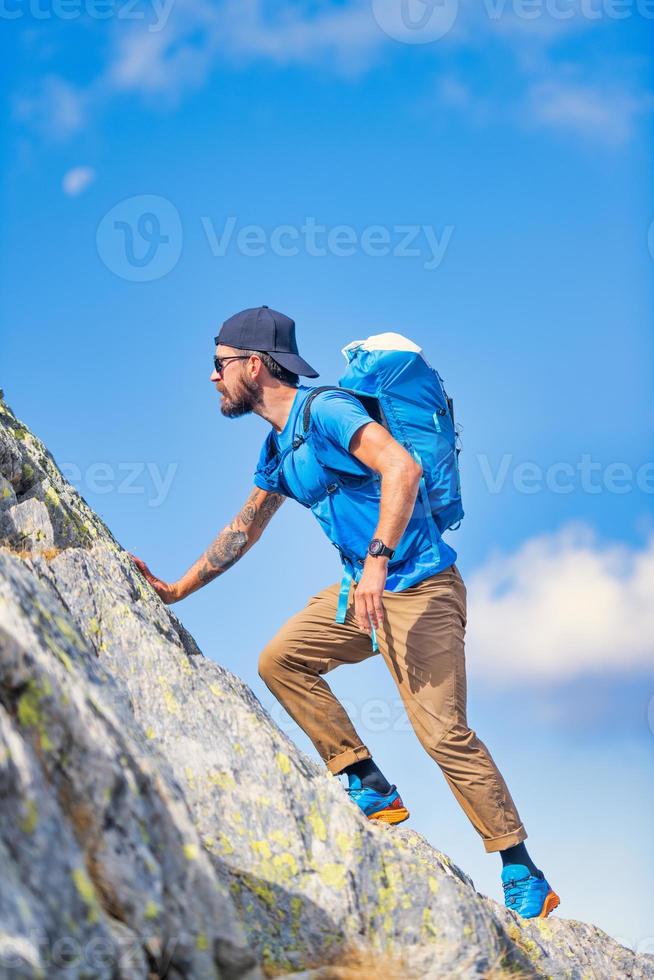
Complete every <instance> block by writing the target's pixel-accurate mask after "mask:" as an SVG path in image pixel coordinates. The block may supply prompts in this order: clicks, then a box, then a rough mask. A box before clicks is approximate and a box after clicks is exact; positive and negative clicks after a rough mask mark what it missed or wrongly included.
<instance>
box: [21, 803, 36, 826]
mask: <svg viewBox="0 0 654 980" xmlns="http://www.w3.org/2000/svg"><path fill="white" fill-rule="evenodd" d="M38 821H39V811H38V810H37V808H36V803H35V802H34V800H25V815H24V816H23V817H22V818H21V821H20V824H19V826H20V829H21V830H22V831H23V833H24V834H33V833H34V831H35V830H36V825H37V823H38Z"/></svg>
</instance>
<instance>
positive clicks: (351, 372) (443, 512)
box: [303, 333, 464, 534]
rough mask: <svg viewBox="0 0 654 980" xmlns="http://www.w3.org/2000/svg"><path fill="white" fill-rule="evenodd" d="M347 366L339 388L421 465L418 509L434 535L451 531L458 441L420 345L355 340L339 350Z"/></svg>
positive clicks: (455, 520) (457, 508)
mask: <svg viewBox="0 0 654 980" xmlns="http://www.w3.org/2000/svg"><path fill="white" fill-rule="evenodd" d="M343 354H344V355H345V358H346V360H347V362H348V364H347V368H346V370H345V372H344V374H343V375H342V376H341V377H340V378H339V382H338V384H339V388H341V389H345V390H346V391H349V392H350V393H351V394H353V395H355V396H356V397H357V398H358V399H359V401H360V402H361V403H362V405H363V407H364V408H365V409H366V411H367V412H368V414H369V415H370V416H371V417H372V418H373V419H374V420H375V421H376V422H379V423H380V424H381V425H383V426H384V427H385V428H386V429H388V431H389V432H390V434H391V435H392V436H393V438H394V439H397V441H398V442H399V443H400V444H401V445H402V446H404V448H405V449H406V450H407V451H408V452H410V453H411V455H412V456H413V457H414V458H415V459H416V460H417V461H419V462H420V463H421V465H422V469H423V479H422V481H421V487H420V494H421V502H422V507H423V509H424V512H425V514H426V515H430V516H431V517H432V518H433V520H434V522H435V524H436V526H437V528H438V530H439V532H440V533H441V534H442V533H443V531H446V530H456V528H458V526H459V524H460V523H461V520H462V518H463V514H464V512H463V506H462V503H461V484H460V479H459V452H460V446H459V439H458V431H457V429H456V427H455V425H454V403H453V401H452V399H451V398H450V397H449V396H448V394H447V392H446V391H445V388H444V387H443V380H442V378H441V376H440V374H439V373H438V371H436V369H435V368H432V367H430V366H429V364H428V363H427V361H426V360H425V358H424V357H423V355H422V351H421V349H420V347H418V346H417V345H416V344H414V343H413V342H412V341H410V340H408V339H407V338H406V337H403V336H402V335H401V334H397V333H383V334H377V335H375V336H372V337H368V339H367V340H357V341H354V342H353V343H351V344H349V345H348V346H347V347H345V348H343ZM327 390H332V389H331V386H324V387H319V388H315V389H314V390H313V391H312V392H311V394H310V396H309V397H308V398H307V400H306V402H305V404H304V418H303V430H304V432H306V431H307V430H308V428H309V423H310V417H311V416H310V413H311V403H312V402H313V399H314V398H315V397H316V395H318V394H319V393H320V392H321V391H327Z"/></svg>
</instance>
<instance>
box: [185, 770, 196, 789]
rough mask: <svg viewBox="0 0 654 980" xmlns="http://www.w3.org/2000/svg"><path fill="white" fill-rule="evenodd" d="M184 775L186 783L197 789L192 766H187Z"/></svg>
mask: <svg viewBox="0 0 654 980" xmlns="http://www.w3.org/2000/svg"><path fill="white" fill-rule="evenodd" d="M184 775H185V776H186V782H187V783H188V784H189V787H190V788H191V789H195V773H194V772H193V770H192V769H191V767H190V766H186V768H185V769H184Z"/></svg>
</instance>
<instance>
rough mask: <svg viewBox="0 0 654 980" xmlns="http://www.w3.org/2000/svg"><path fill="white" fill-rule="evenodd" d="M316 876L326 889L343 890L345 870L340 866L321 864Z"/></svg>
mask: <svg viewBox="0 0 654 980" xmlns="http://www.w3.org/2000/svg"><path fill="white" fill-rule="evenodd" d="M318 874H319V875H320V878H321V880H322V881H323V882H324V883H325V885H327V887H328V888H339V889H340V888H343V887H344V885H345V868H344V867H343V865H342V864H323V866H322V867H321V868H320V869H319V871H318Z"/></svg>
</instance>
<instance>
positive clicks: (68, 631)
mask: <svg viewBox="0 0 654 980" xmlns="http://www.w3.org/2000/svg"><path fill="white" fill-rule="evenodd" d="M54 621H55V623H56V624H57V627H58V629H59V632H60V633H61V635H62V636H65V637H66V639H67V640H68V642H69V643H72V644H73V646H76V647H77V648H78V649H81V648H82V646H83V643H82V641H81V640H80V638H79V634H78V633H77V631H76V630H74V629H73V627H72V626H71V625H70V623H69V622H68V620H67V619H65V618H64V617H63V616H55V617H54Z"/></svg>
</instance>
